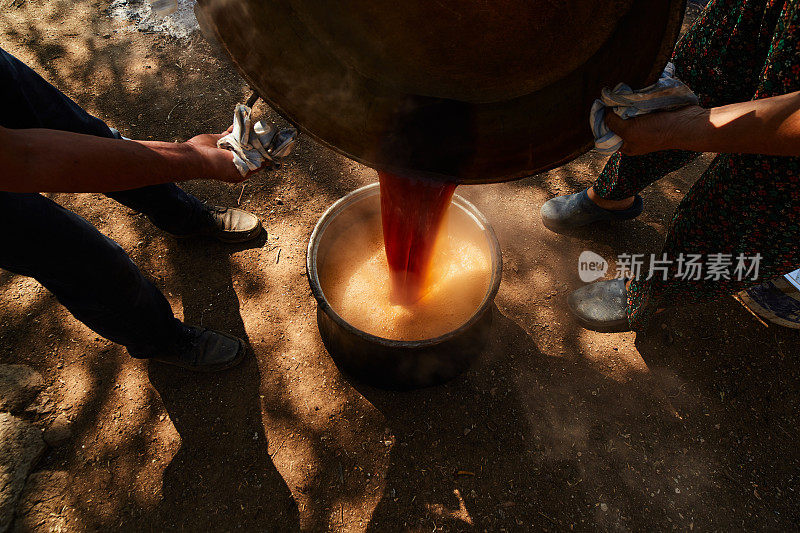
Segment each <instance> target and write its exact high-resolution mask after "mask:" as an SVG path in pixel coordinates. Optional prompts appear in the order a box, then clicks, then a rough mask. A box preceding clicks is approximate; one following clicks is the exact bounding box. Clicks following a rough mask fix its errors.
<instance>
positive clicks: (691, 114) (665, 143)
mask: <svg viewBox="0 0 800 533" xmlns="http://www.w3.org/2000/svg"><path fill="white" fill-rule="evenodd" d="M707 116H708V110H707V109H703V108H702V107H699V106H687V107H682V108H680V109H676V110H675V111H661V112H658V113H650V114H647V115H642V116H639V117H635V118H630V119H628V120H623V119H621V118H620V117H618V116H617V114H616V113H614V112H613V111H611V110H609V111H608V112H607V113H606V118H605V120H606V125H607V126H608V127H609V129H611V131H613V132H614V133H616V134H617V135H619V136H620V137H622V140H623V143H622V148H620V152H622V153H623V154H625V155H642V154H647V153H650V152H657V151H659V150H671V149H674V148H678V147H679V145H680V141H681V139H680V138H679V136H680V135H681V134H680V132H681V129H682V128H685V127H686V126H687V125H689V124H693V123H694V124H699V123H701V122H702V121H706V122H707V120H708V118H707Z"/></svg>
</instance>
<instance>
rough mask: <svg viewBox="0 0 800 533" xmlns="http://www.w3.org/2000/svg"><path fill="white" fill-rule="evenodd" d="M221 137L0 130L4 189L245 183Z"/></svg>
mask: <svg viewBox="0 0 800 533" xmlns="http://www.w3.org/2000/svg"><path fill="white" fill-rule="evenodd" d="M220 137H221V135H211V134H206V135H198V136H197V137H193V138H192V139H189V140H188V141H186V142H183V143H168V142H157V141H127V140H119V139H109V138H105V137H94V136H91V135H82V134H79V133H71V132H66V131H57V130H48V129H21V130H12V129H7V128H0V190H2V191H7V192H110V191H119V190H126V189H134V188H137V187H144V186H146V185H156V184H159V183H168V182H173V181H186V180H190V179H197V178H205V179H217V180H222V181H228V182H238V181H242V180H243V179H244V178H243V177H242V176H241V174H239V171H238V170H236V167H235V166H234V164H233V153H231V152H230V151H228V150H222V149H219V148H217V144H216V143H217V139H219V138H220Z"/></svg>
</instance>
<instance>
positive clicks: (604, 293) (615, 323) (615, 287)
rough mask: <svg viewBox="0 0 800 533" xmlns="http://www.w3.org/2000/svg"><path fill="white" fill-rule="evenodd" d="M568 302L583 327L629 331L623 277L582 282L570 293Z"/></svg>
mask: <svg viewBox="0 0 800 533" xmlns="http://www.w3.org/2000/svg"><path fill="white" fill-rule="evenodd" d="M567 305H569V310H570V312H572V314H573V316H575V318H576V319H577V320H578V322H579V323H580V324H581V326H583V327H584V328H586V329H591V330H593V331H600V332H603V333H613V332H620V331H630V330H631V327H630V324H629V323H628V312H627V308H628V291H627V290H626V288H625V280H624V279H611V280H603V281H595V282H594V283H590V284H588V285H585V286H583V287H581V288H580V289H577V290H575V291H573V292H572V294H570V295H569V297H568V298H567Z"/></svg>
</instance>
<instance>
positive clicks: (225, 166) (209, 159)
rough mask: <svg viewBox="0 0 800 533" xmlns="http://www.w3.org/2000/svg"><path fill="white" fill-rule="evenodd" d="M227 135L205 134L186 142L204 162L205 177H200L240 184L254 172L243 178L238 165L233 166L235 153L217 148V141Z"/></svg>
mask: <svg viewBox="0 0 800 533" xmlns="http://www.w3.org/2000/svg"><path fill="white" fill-rule="evenodd" d="M229 131H230V130H229ZM226 133H227V132H225V133H222V134H214V133H205V134H203V135H197V136H195V137H192V138H191V139H189V140H188V141H186V144H187V145H188V146H189V147H191V148H192V149H193V150H194V151H195V152H197V155H198V156H200V158H201V160H202V162H203V166H204V172H203V174H204V176H198V177H203V178H206V177H208V178H214V179H219V180H222V181H227V182H228V183H239V182H240V181H244V180H246V179H247V177H248V176H250V174H252V172H248V173H247V176H242V175H241V174H240V173H239V170H238V169H237V168H236V165H234V164H233V152H231V151H230V150H225V149H222V148H217V141H218V140H220V139H221V138H222V137H224V136H225V134H226ZM253 172H255V171H253Z"/></svg>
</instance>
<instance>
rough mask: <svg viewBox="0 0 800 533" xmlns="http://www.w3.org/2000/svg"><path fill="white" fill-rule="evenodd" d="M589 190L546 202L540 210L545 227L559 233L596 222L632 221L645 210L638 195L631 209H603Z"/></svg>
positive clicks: (557, 197)
mask: <svg viewBox="0 0 800 533" xmlns="http://www.w3.org/2000/svg"><path fill="white" fill-rule="evenodd" d="M588 190H589V189H584V190H583V191H581V192H578V193H575V194H568V195H565V196H556V197H555V198H551V199H550V200H548V201H546V202H545V203H544V204H543V205H542V207H541V209H540V210H539V213H540V214H541V216H542V222H543V223H544V225H545V227H547V228H548V229H550V230H552V231H555V232H559V231H565V230H572V229H576V228H581V227H583V226H588V225H590V224H594V223H595V222H602V221H615V220H631V219H633V218H636V217H638V216H639V215H640V214H641V213H642V211H643V210H644V201H643V200H642V197H641V196H639V195H638V194H637V195H636V197H635V198H634V200H633V205H632V206H630V207H629V208H627V209H621V210H612V209H603V208H602V207H600V206H599V205H597V204H596V203H594V202H593V201H592V200H591V199H590V198H589V194H588V192H587V191H588Z"/></svg>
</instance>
